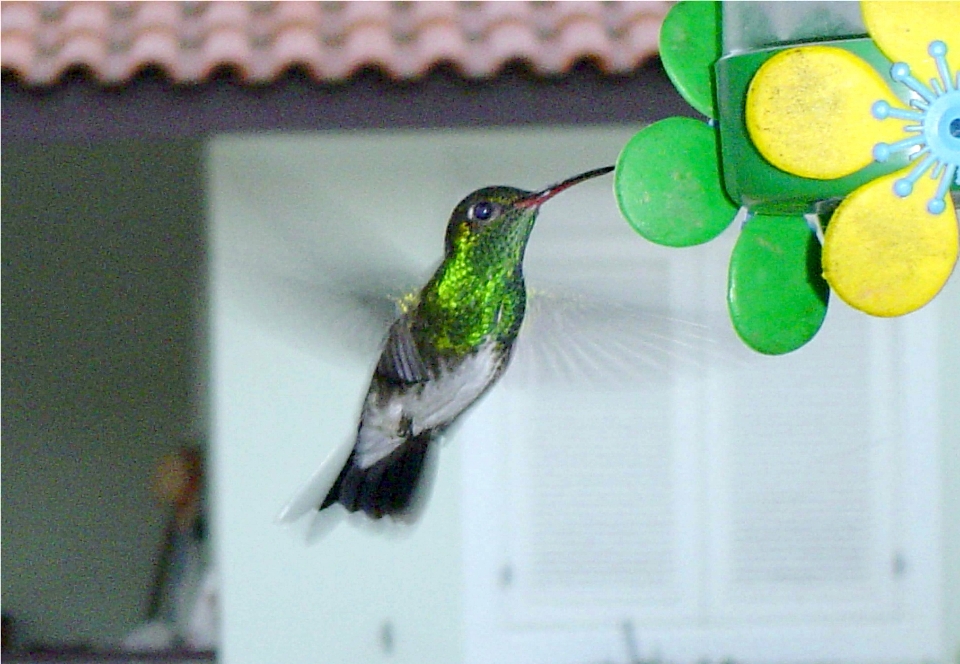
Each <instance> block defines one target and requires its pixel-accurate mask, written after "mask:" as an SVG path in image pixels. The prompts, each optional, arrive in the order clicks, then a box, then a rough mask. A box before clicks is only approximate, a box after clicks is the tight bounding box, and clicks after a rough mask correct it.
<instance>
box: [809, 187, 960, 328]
mask: <svg viewBox="0 0 960 664" xmlns="http://www.w3.org/2000/svg"><path fill="white" fill-rule="evenodd" d="M907 172H909V169H905V170H904V171H901V172H899V173H894V174H892V175H888V176H886V177H882V178H879V179H877V180H874V181H873V182H869V183H867V184H865V185H864V186H862V187H860V188H859V189H857V190H856V191H854V192H853V193H852V194H850V195H849V196H848V197H847V198H846V199H844V201H843V202H842V203H841V204H840V206H839V207H838V208H837V211H836V212H835V213H834V215H833V218H832V219H831V220H830V224H829V225H828V226H827V233H826V237H825V238H824V246H823V276H824V277H825V278H826V279H827V281H828V282H829V283H830V286H831V287H832V288H833V290H834V291H835V292H836V294H837V295H839V296H840V298H841V299H843V300H844V301H845V302H846V303H847V304H849V305H851V306H852V307H855V308H857V309H860V310H861V311H865V312H866V313H868V314H872V315H874V316H900V315H902V314H906V313H909V312H911V311H914V310H915V309H919V308H920V307H922V306H923V305H925V304H926V303H927V302H929V301H930V300H931V299H933V297H934V296H935V295H936V294H937V293H938V292H939V291H940V289H941V288H942V287H943V284H944V283H946V281H947V279H948V278H949V276H950V272H951V271H952V270H953V266H954V264H955V263H956V262H957V239H958V237H957V218H956V216H955V213H954V209H953V203H952V201H951V199H950V197H949V196H948V197H947V199H946V203H947V209H946V210H945V211H944V212H943V213H942V214H930V213H929V212H927V207H926V206H927V201H928V200H929V199H930V198H931V196H932V195H933V193H934V192H935V191H936V187H937V181H936V180H932V179H931V178H929V177H922V178H920V179H919V180H918V181H917V182H916V184H915V185H914V189H913V193H912V194H911V195H910V196H907V197H906V198H900V197H899V196H897V195H896V194H894V193H893V183H894V181H895V180H897V179H898V178H901V177H903V176H904V175H905V174H906V173H907Z"/></svg>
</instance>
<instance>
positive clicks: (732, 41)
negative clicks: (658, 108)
mask: <svg viewBox="0 0 960 664" xmlns="http://www.w3.org/2000/svg"><path fill="white" fill-rule="evenodd" d="M791 5H792V6H791ZM805 5H806V3H784V4H780V3H770V5H768V6H766V7H765V8H764V7H760V6H759V5H757V4H756V3H746V4H744V3H740V4H738V3H730V4H729V5H724V6H723V8H722V9H721V7H720V5H719V4H718V3H689V2H681V3H679V4H678V5H676V6H675V7H674V8H673V9H672V10H671V12H670V14H669V15H668V16H667V18H666V20H665V21H664V25H663V28H662V30H661V37H660V46H661V57H662V60H663V63H664V67H665V68H666V70H667V73H668V75H669V76H670V78H671V80H672V81H673V82H674V84H675V85H676V87H677V89H678V90H679V91H680V93H681V94H682V95H683V96H684V97H685V98H686V99H687V100H688V101H689V102H690V103H691V105H692V106H694V108H696V109H697V110H698V111H700V112H701V113H703V114H704V115H706V116H707V117H708V118H710V119H711V120H710V122H708V123H703V122H700V121H697V120H693V119H690V118H669V119H667V120H663V121H661V122H658V123H655V124H654V125H651V126H650V127H647V128H645V129H643V130H641V131H640V132H639V133H638V134H637V135H636V136H635V137H634V138H633V139H632V140H631V141H630V142H629V143H628V144H627V146H626V147H625V148H624V150H623V152H622V153H621V155H620V158H619V160H618V164H617V174H616V180H615V182H616V184H615V188H616V195H617V200H618V203H619V204H620V208H621V211H622V213H623V214H624V217H625V218H626V219H627V220H628V221H629V222H630V223H631V224H632V225H633V226H634V228H635V229H636V230H637V231H638V232H639V233H640V234H641V235H643V236H644V237H646V238H648V239H650V240H652V241H654V242H658V243H660V244H665V245H669V246H689V245H692V244H699V243H701V242H705V241H707V240H710V239H712V238H713V237H715V236H716V235H718V234H719V233H720V232H722V231H723V230H724V229H725V228H726V227H727V226H728V225H729V223H730V221H731V220H732V219H733V218H734V216H735V215H736V214H737V208H738V207H739V208H740V210H741V215H742V217H743V218H745V219H746V220H747V221H746V223H745V225H744V227H743V229H742V231H741V233H740V236H739V238H738V240H737V244H736V247H735V248H734V251H733V254H732V255H731V259H730V269H729V278H728V297H727V300H728V308H729V311H730V316H731V320H732V322H733V325H734V327H735V329H736V330H737V332H738V334H739V335H740V336H741V338H742V339H743V340H744V341H745V342H746V343H747V344H748V345H750V346H751V347H753V348H755V349H756V350H759V351H761V352H764V353H772V354H775V353H785V352H789V351H791V350H794V349H796V348H798V347H800V346H802V345H803V344H804V343H806V342H807V341H809V340H810V339H811V338H812V337H813V336H814V335H815V334H816V332H817V330H818V329H819V327H820V325H821V323H822V321H823V318H824V316H825V314H826V309H827V302H828V295H829V287H828V286H827V283H828V282H829V286H831V287H832V288H833V290H834V291H835V292H836V293H837V294H838V295H839V296H840V297H841V298H842V299H843V300H845V301H846V302H848V303H849V304H851V305H852V306H854V307H856V308H858V309H860V310H862V311H865V312H867V313H870V314H873V315H879V316H896V315H901V314H904V313H908V312H910V311H913V310H915V309H917V308H919V307H921V306H923V305H924V304H925V303H926V302H928V301H929V300H930V299H931V298H933V297H934V296H935V295H936V293H937V292H938V291H939V290H940V288H941V287H942V286H943V284H944V283H945V282H946V280H947V278H948V277H949V275H950V272H951V271H952V269H953V266H954V264H955V262H956V259H957V247H958V240H957V220H956V216H955V211H954V209H953V204H952V200H951V198H950V195H949V189H950V187H951V186H955V184H956V183H957V182H958V177H960V176H958V172H960V168H958V165H960V78H958V76H957V73H956V72H957V70H958V69H960V67H958V64H960V57H958V56H960V44H957V46H956V47H954V50H953V51H951V50H950V46H949V43H948V40H949V39H955V40H957V41H960V38H958V37H956V35H960V3H957V2H945V3H914V2H908V3H896V2H864V3H861V8H860V9H861V11H862V18H861V16H860V15H859V14H857V15H853V16H850V15H846V16H845V15H843V12H846V11H847V9H846V8H845V6H840V5H831V4H830V3H822V4H821V3H811V4H810V5H806V6H805ZM758 7H760V9H759V11H758ZM778 21H779V22H778ZM864 32H867V33H868V34H869V36H868V37H863V36H862V35H863V33H864ZM798 42H800V43H799V44H798ZM724 53H726V54H724ZM897 60H902V61H903V62H897V63H896V64H894V63H893V61H897ZM922 80H929V81H930V84H929V86H928V85H926V84H924V83H921V81H922ZM838 202H839V205H838ZM834 208H835V210H834ZM830 211H833V213H832V216H830V218H829V221H827V219H826V217H827V213H828V212H830ZM821 223H825V225H826V233H825V234H824V237H823V246H822V253H821V243H820V239H819V238H818V235H817V231H819V228H820V225H821ZM824 278H825V279H826V280H824Z"/></svg>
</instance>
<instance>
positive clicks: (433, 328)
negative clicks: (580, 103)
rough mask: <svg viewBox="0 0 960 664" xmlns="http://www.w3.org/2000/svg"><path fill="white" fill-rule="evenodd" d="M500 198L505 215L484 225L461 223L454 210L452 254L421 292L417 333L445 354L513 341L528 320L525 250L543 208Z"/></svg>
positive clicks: (451, 232) (456, 353) (421, 339)
mask: <svg viewBox="0 0 960 664" xmlns="http://www.w3.org/2000/svg"><path fill="white" fill-rule="evenodd" d="M504 190H505V192H508V193H509V194H510V195H511V197H516V194H514V192H519V190H513V189H507V188H504ZM498 193H499V192H498ZM522 193H526V192H522ZM486 195H487V196H488V197H489V196H490V193H489V192H487V194H486ZM498 198H499V199H500V200H498V201H497V202H498V203H500V202H502V204H503V205H504V212H503V214H502V215H501V217H500V218H499V219H497V220H496V221H495V222H493V223H490V224H489V225H486V226H483V227H479V228H478V227H476V225H475V224H470V223H468V222H466V221H463V222H458V221H457V211H455V212H454V217H452V218H451V228H450V230H449V231H448V246H447V255H446V256H445V258H444V261H443V263H442V264H441V265H440V267H439V268H438V269H437V271H436V273H435V274H434V275H433V278H432V279H431V280H430V281H429V282H428V283H427V285H426V286H425V287H424V289H423V292H422V294H421V298H420V303H419V307H418V308H419V312H418V313H419V314H420V315H419V316H418V319H419V321H420V323H419V325H418V328H419V329H418V330H416V332H415V334H416V335H417V337H418V341H419V342H421V344H427V345H429V346H430V347H432V348H435V349H436V350H437V351H438V352H440V353H444V354H447V353H449V354H454V355H464V354H466V353H469V352H470V351H472V350H474V349H476V348H477V347H478V346H480V345H481V344H483V343H484V342H486V341H488V340H494V341H496V342H498V343H501V344H510V343H512V342H513V340H514V339H515V338H516V336H517V333H518V332H519V330H520V324H521V323H522V322H523V314H524V309H525V306H526V289H525V286H524V282H523V254H524V251H525V250H526V245H527V240H528V238H529V236H530V231H531V230H532V229H533V225H534V222H535V221H536V217H537V210H536V209H535V208H514V207H511V206H510V202H511V201H510V198H508V197H507V196H499V197H498Z"/></svg>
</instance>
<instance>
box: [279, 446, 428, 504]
mask: <svg viewBox="0 0 960 664" xmlns="http://www.w3.org/2000/svg"><path fill="white" fill-rule="evenodd" d="M433 439H434V436H433V435H432V434H429V433H424V434H421V435H420V436H416V437H413V438H410V439H409V440H407V441H405V442H404V443H403V444H402V445H400V446H399V447H398V448H397V449H396V450H394V451H393V452H392V453H391V454H389V455H388V456H386V457H384V458H383V459H380V460H379V461H377V462H376V463H374V464H373V465H371V466H369V467H367V468H362V467H360V466H359V465H357V464H356V462H355V457H354V455H353V454H352V450H353V441H350V442H349V444H347V443H345V444H344V445H341V446H339V447H337V448H336V449H334V450H333V451H332V452H331V453H330V454H329V455H328V456H327V458H326V459H324V461H323V463H322V464H320V468H318V469H317V471H316V472H315V473H314V474H313V475H312V476H311V477H310V479H308V480H307V481H306V483H304V485H303V486H301V487H300V489H298V490H297V492H296V494H294V496H293V498H292V499H291V500H290V502H289V503H287V505H286V506H285V507H284V508H283V510H282V511H281V512H280V514H279V516H278V517H277V521H278V522H280V523H291V522H293V521H296V520H297V519H299V518H300V517H302V516H303V515H305V514H308V513H310V512H312V511H315V510H323V509H325V508H327V507H330V506H331V505H334V504H336V503H340V504H341V505H343V506H344V507H345V508H346V509H347V511H348V512H357V511H362V512H363V513H364V514H366V515H367V516H369V517H371V518H373V519H380V518H382V517H384V516H391V517H394V518H395V519H399V520H401V521H408V520H412V519H414V518H415V517H416V516H417V514H418V512H419V510H418V509H417V508H418V507H419V505H420V504H421V502H422V501H421V500H420V499H421V497H423V496H426V495H427V493H428V492H429V488H430V485H431V484H432V479H433V476H434V466H435V463H434V460H433V459H434V456H435V455H434V454H433V448H435V447H436V446H435V445H432V444H431V443H432V442H433Z"/></svg>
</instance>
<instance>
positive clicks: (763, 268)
mask: <svg viewBox="0 0 960 664" xmlns="http://www.w3.org/2000/svg"><path fill="white" fill-rule="evenodd" d="M821 271H822V269H821V266H820V243H819V242H818V241H817V237H816V235H814V233H813V231H811V230H810V227H809V226H808V225H807V222H806V220H805V219H804V218H803V217H796V216H793V217H774V216H765V215H757V216H755V217H753V218H752V219H751V220H750V221H749V222H747V225H746V226H745V227H744V228H743V230H742V231H741V232H740V237H739V238H738V240H737V245H736V246H735V247H734V249H733V253H732V254H731V256H730V271H729V279H728V282H727V304H728V306H729V309H730V319H731V320H732V321H733V327H734V328H735V329H736V330H737V334H739V335H740V338H741V339H743V341H744V342H745V343H746V344H747V345H748V346H750V347H751V348H753V349H754V350H758V351H760V352H761V353H766V354H768V355H780V354H782V353H789V352H790V351H793V350H796V349H797V348H800V346H802V345H804V344H805V343H807V342H808V341H810V339H812V338H813V336H814V335H815V334H816V333H817V330H819V329H820V326H821V325H822V324H823V318H824V316H826V314H827V301H828V299H829V296H830V289H829V287H828V286H827V282H826V281H825V280H824V279H823V276H822V274H821Z"/></svg>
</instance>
